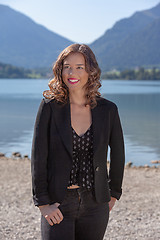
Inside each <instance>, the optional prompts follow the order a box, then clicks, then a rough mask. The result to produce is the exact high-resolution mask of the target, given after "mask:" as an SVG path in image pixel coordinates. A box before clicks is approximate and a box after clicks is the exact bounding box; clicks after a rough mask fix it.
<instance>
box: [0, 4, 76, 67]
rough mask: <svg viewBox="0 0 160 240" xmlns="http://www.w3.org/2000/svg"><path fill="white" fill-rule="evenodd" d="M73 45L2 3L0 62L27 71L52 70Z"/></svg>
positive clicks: (0, 11) (0, 15)
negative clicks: (63, 51)
mask: <svg viewBox="0 0 160 240" xmlns="http://www.w3.org/2000/svg"><path fill="white" fill-rule="evenodd" d="M53 24H56V22H54V23H53ZM70 44H72V42H71V41H69V40H68V39H66V38H64V37H62V36H60V35H58V34H56V33H54V32H51V31H49V30H48V29H46V28H45V27H43V26H41V25H39V24H37V23H35V22H34V21H32V20H31V19H30V18H29V17H27V16H25V15H24V14H21V13H19V12H17V11H15V10H13V9H11V8H10V7H8V6H5V5H1V4H0V62H5V63H10V64H12V65H15V66H23V67H25V68H35V67H49V66H51V65H52V63H53V62H54V61H55V60H56V58H57V56H58V54H59V53H60V52H61V50H62V49H64V48H65V47H66V46H68V45H70Z"/></svg>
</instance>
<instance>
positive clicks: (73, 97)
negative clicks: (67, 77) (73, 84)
mask: <svg viewBox="0 0 160 240" xmlns="http://www.w3.org/2000/svg"><path fill="white" fill-rule="evenodd" d="M69 100H70V103H71V104H74V105H79V106H85V105H86V97H85V94H84V92H83V93H82V92H81V91H80V92H78V91H71V92H70V93H69Z"/></svg>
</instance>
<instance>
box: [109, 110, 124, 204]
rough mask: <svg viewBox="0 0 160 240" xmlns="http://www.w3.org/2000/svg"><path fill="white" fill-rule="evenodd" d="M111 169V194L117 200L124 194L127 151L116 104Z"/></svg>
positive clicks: (112, 132) (110, 144)
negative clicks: (123, 183)
mask: <svg viewBox="0 0 160 240" xmlns="http://www.w3.org/2000/svg"><path fill="white" fill-rule="evenodd" d="M109 146H110V169H109V187H110V194H111V196H112V197H115V198H116V199H117V200H119V199H120V197H121V194H122V180H123V173H124V163H125V153H124V139H123V132H122V127H121V122H120V118H119V114H118V109H117V107H116V106H115V111H114V117H113V122H112V129H111V134H110V141H109Z"/></svg>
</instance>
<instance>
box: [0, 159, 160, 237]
mask: <svg viewBox="0 0 160 240" xmlns="http://www.w3.org/2000/svg"><path fill="white" fill-rule="evenodd" d="M0 166H1V168H0V182H1V185H0V192H1V198H0V211H1V212H0V239H2V240H5V239H7V240H12V239H16V240H23V239H25V240H30V239H39V240H40V239H41V238H40V212H39V210H38V208H36V207H34V205H33V202H32V196H31V175H30V160H28V159H16V160H13V159H9V158H5V157H1V158H0ZM159 183H160V168H144V167H143V168H134V167H132V168H126V169H125V175H124V182H123V195H122V197H121V199H120V201H117V202H116V205H115V207H114V208H113V210H112V211H111V213H110V220H109V224H108V228H107V231H106V234H105V238H104V239H105V240H116V239H119V240H136V239H138V240H142V239H143V240H152V239H153V240H158V239H160V187H159Z"/></svg>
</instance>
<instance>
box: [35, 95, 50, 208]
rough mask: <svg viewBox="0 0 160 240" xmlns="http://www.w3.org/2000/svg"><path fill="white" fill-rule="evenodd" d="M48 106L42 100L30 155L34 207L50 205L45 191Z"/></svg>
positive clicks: (48, 121)
mask: <svg viewBox="0 0 160 240" xmlns="http://www.w3.org/2000/svg"><path fill="white" fill-rule="evenodd" d="M50 115H51V112H50V106H49V104H47V103H46V102H45V100H44V99H43V100H42V101H41V104H40V106H39V110H38V113H37V117H36V121H35V126H34V135H33V142H32V154H31V173H32V192H33V201H34V204H35V206H40V205H46V204H49V203H50V199H49V195H48V191H47V187H48V186H47V158H48V139H49V123H50Z"/></svg>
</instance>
